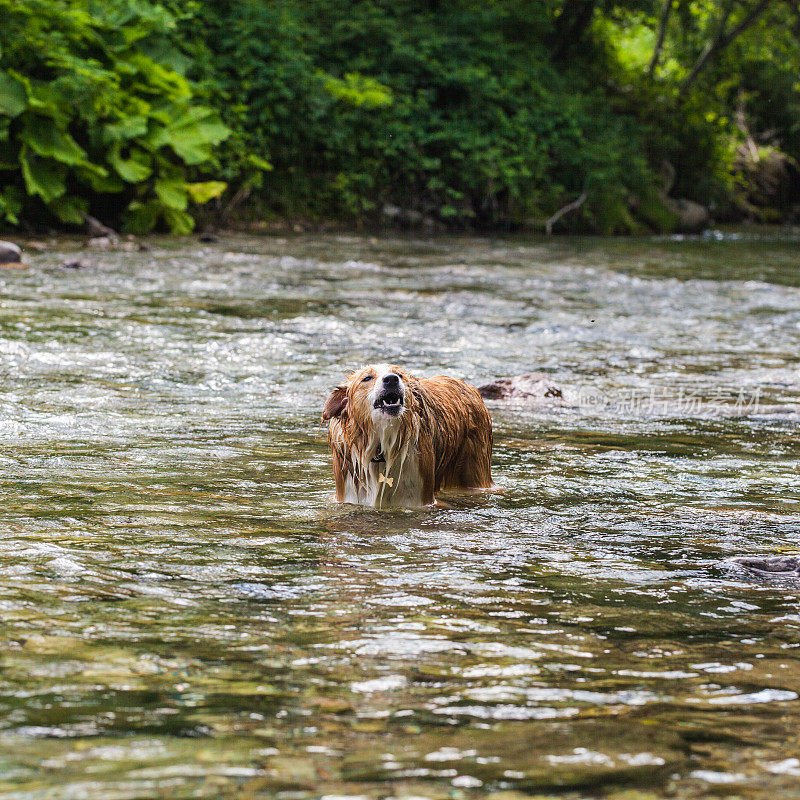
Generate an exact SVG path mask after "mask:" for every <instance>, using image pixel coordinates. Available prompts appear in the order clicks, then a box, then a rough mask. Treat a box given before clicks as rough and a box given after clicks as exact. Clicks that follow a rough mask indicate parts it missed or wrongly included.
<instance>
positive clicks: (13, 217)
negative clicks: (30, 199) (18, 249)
mask: <svg viewBox="0 0 800 800" xmlns="http://www.w3.org/2000/svg"><path fill="white" fill-rule="evenodd" d="M21 210H22V203H21V202H20V199H19V192H18V191H17V189H16V187H14V186H9V187H7V188H6V189H4V190H3V191H2V192H0V220H3V221H5V222H9V223H11V224H12V225H17V224H18V223H19V212H20V211H21Z"/></svg>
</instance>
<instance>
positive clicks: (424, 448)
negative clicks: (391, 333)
mask: <svg viewBox="0 0 800 800" xmlns="http://www.w3.org/2000/svg"><path fill="white" fill-rule="evenodd" d="M322 419H323V420H325V421H326V422H327V423H328V442H329V443H330V446H331V451H332V452H333V475H334V479H335V481H336V499H337V500H339V501H340V502H345V503H359V504H362V505H370V506H375V507H377V508H381V507H383V506H405V507H414V506H424V505H430V504H431V503H433V502H435V494H436V492H438V491H440V490H441V489H489V488H491V487H492V486H493V484H492V471H491V461H492V420H491V418H490V417H489V412H488V411H487V410H486V406H485V405H484V403H483V400H482V399H481V396H480V394H478V391H477V389H475V387H473V386H470V385H469V384H468V383H465V382H464V381H462V380H458V379H457V378H448V377H446V376H444V375H439V376H437V377H434V378H415V377H414V376H413V375H409V374H408V373H407V372H405V371H404V370H402V369H401V368H400V367H396V366H392V365H389V364H375V365H371V366H367V367H363V368H362V369H360V370H358V371H356V372H353V373H351V374H350V375H349V377H348V379H347V382H346V383H344V384H342V385H341V386H337V387H336V388H335V389H334V390H333V391H332V392H331V395H330V397H329V398H328V401H327V402H326V403H325V408H324V410H323V412H322Z"/></svg>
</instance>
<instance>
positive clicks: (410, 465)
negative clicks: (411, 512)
mask: <svg viewBox="0 0 800 800" xmlns="http://www.w3.org/2000/svg"><path fill="white" fill-rule="evenodd" d="M373 422H374V429H373V430H374V433H373V439H372V441H371V442H370V446H369V447H368V448H367V450H366V452H365V453H363V454H361V455H360V457H355V458H354V459H353V466H354V468H355V469H354V473H353V474H348V475H347V476H346V477H345V483H344V502H345V503H357V504H359V505H368V506H374V507H375V508H387V507H391V506H403V507H415V506H421V505H422V476H421V474H420V470H419V459H418V457H417V451H416V443H415V442H406V443H404V444H403V445H402V446H399V447H398V441H397V440H398V436H399V426H398V425H397V420H396V419H393V418H387V417H386V416H385V415H382V414H381V415H379V414H376V415H375V417H374V419H373ZM378 453H380V454H381V457H382V458H383V459H384V460H383V461H376V460H375V458H376V454H378Z"/></svg>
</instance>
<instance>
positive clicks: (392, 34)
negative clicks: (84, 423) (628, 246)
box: [0, 0, 800, 233]
mask: <svg viewBox="0 0 800 800" xmlns="http://www.w3.org/2000/svg"><path fill="white" fill-rule="evenodd" d="M665 10H668V11H669V13H668V14H667V15H666V16H663V12H664V11H665ZM0 14H2V17H1V18H2V19H3V26H2V27H0V171H2V173H3V179H4V180H3V183H2V186H3V188H2V190H0V220H5V221H6V222H8V223H10V224H17V223H18V222H19V221H20V219H22V218H31V217H36V216H39V215H41V213H42V212H43V211H46V212H47V213H49V214H50V215H52V216H53V217H55V218H57V219H59V220H61V221H63V222H64V223H67V224H80V223H81V221H82V220H83V218H84V215H85V214H87V213H92V214H94V215H95V216H100V217H101V218H103V219H105V220H106V221H109V222H114V221H123V222H124V225H125V228H126V229H127V230H129V231H133V232H143V231H147V230H151V229H152V228H153V227H156V226H162V227H168V228H169V229H170V230H172V231H174V232H176V233H187V232H189V231H191V229H192V226H193V216H192V215H193V210H196V207H198V206H200V205H202V204H204V203H208V202H209V201H210V200H214V199H220V198H223V197H225V198H226V200H225V202H222V201H221V200H220V201H219V202H218V203H217V204H216V206H215V207H216V208H219V209H221V213H222V216H223V218H224V217H225V216H226V215H228V214H229V212H230V211H231V209H233V208H235V207H236V206H237V204H239V203H240V202H241V201H242V200H243V199H245V198H250V202H251V203H253V204H254V207H255V208H256V209H257V210H258V211H260V212H261V213H267V214H278V215H286V216H292V215H305V216H311V217H335V218H339V219H347V220H351V221H355V222H358V223H361V222H363V221H369V220H379V219H381V218H382V217H381V212H382V209H385V208H387V209H392V208H394V209H397V208H399V209H402V213H401V216H404V217H405V218H417V219H420V218H421V219H425V218H428V219H429V220H434V221H437V222H439V223H443V224H446V225H448V226H451V227H462V228H463V227H466V226H471V227H498V226H500V227H503V226H505V227H517V226H520V225H530V224H534V225H541V224H542V222H543V220H544V219H545V218H547V217H549V216H550V215H551V214H553V212H555V211H556V210H557V209H559V208H561V207H563V206H565V205H566V204H567V203H570V202H572V201H575V200H576V198H578V197H583V196H584V195H585V201H584V202H582V203H580V204H579V205H577V206H576V207H575V209H574V210H573V211H572V212H571V213H570V214H567V215H564V216H563V217H561V218H560V220H559V222H558V223H557V224H558V229H559V230H593V231H598V232H602V233H626V232H637V231H643V230H670V229H672V228H673V226H674V225H675V224H676V216H675V214H673V213H671V212H670V211H669V210H668V208H667V207H666V205H668V204H667V203H665V194H666V191H667V190H670V193H671V195H672V197H680V198H687V199H691V200H695V201H698V202H700V203H704V204H709V205H712V206H713V207H714V208H715V209H716V213H717V214H718V215H725V214H731V215H733V214H743V213H744V214H748V215H750V216H756V217H758V218H762V219H766V218H771V217H770V215H771V214H772V212H771V211H770V208H772V207H774V208H779V209H780V213H781V214H789V213H791V209H792V207H793V204H797V203H798V201H800V174H799V173H798V167H797V164H798V163H800V125H799V124H798V122H797V120H798V119H800V88H799V85H798V81H797V74H798V72H799V71H800V46H799V45H798V42H799V41H800V29H798V27H797V25H796V20H795V19H794V18H793V12H792V9H791V8H790V6H789V5H788V4H775V3H767V4H764V3H763V1H762V0H730V2H726V3H724V4H723V3H718V2H716V1H715V0H675V2H674V3H669V4H666V0H624V2H617V3H600V2H599V0H492V2H486V0H481V1H480V2H478V0H452V2H448V3H439V2H421V1H420V0H346V2H344V3H342V2H340V0H270V2H260V1H258V0H208V2H203V3H201V2H195V0H103V1H102V2H101V0H0ZM662 22H664V23H665V25H664V27H663V29H662V27H661V24H662ZM660 34H663V36H661V35H660ZM754 153H755V154H756V155H755V156H753V155H752V154H754ZM748 154H749V155H748ZM226 186H230V187H231V188H230V190H229V191H228V190H227V189H226ZM776 186H777V188H775V187H776ZM670 207H673V208H674V204H673V205H672V206H670ZM773 216H774V214H773Z"/></svg>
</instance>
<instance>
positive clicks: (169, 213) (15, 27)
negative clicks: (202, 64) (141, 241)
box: [0, 0, 229, 233]
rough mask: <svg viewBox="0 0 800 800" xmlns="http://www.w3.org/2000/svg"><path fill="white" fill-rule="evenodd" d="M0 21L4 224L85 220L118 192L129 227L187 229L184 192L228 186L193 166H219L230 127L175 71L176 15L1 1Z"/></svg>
mask: <svg viewBox="0 0 800 800" xmlns="http://www.w3.org/2000/svg"><path fill="white" fill-rule="evenodd" d="M0 17H2V19H3V25H2V27H0V169H2V170H3V173H4V183H5V188H4V190H3V193H2V195H0V220H5V221H7V222H10V223H12V224H15V223H17V222H18V221H19V215H20V213H21V212H22V211H23V209H25V208H29V209H30V211H31V213H32V214H39V213H40V211H43V210H46V212H48V213H49V214H51V215H53V216H54V217H56V218H57V219H59V220H61V221H62V222H64V223H68V224H74V225H78V224H81V223H82V222H83V219H84V215H85V214H86V213H87V211H88V210H89V209H90V206H91V204H92V203H94V204H98V205H99V204H100V203H101V202H102V204H103V206H102V207H103V208H104V209H105V208H107V207H108V205H109V200H110V198H108V197H107V195H112V196H113V197H114V199H113V200H111V202H110V205H111V208H116V209H119V211H122V212H123V213H125V214H126V215H127V217H128V222H129V225H130V226H131V228H132V229H135V230H139V231H145V230H150V229H151V228H153V227H154V226H155V225H157V224H158V223H159V221H163V222H164V223H165V224H166V225H167V226H168V227H169V228H170V229H171V230H173V231H174V232H181V233H185V232H188V231H190V230H191V229H192V225H193V221H192V218H191V216H190V215H189V214H188V213H187V208H188V205H189V199H191V200H192V201H193V202H195V203H203V202H206V201H208V200H209V199H211V198H212V197H215V196H218V195H219V194H221V192H222V191H223V190H224V188H225V185H224V184H222V183H220V182H212V183H208V182H206V183H199V184H198V183H193V182H192V180H191V176H192V174H193V172H194V171H195V170H194V169H192V168H196V167H199V166H200V165H205V166H206V167H207V168H208V167H213V148H214V147H215V146H216V145H218V144H219V143H220V142H222V141H223V140H224V139H225V138H226V137H227V136H228V132H229V131H228V128H227V127H226V126H225V125H224V124H223V123H222V121H221V120H220V117H219V114H218V113H217V112H216V111H215V110H214V109H213V108H210V107H206V106H203V105H198V103H197V96H196V95H197V92H196V90H195V88H194V86H193V85H192V84H191V83H190V81H189V80H187V78H186V77H185V76H184V75H182V74H181V73H180V72H179V71H178V70H177V69H176V68H175V63H176V59H175V58H174V57H173V55H174V53H173V51H174V50H175V48H174V47H173V48H171V47H170V45H169V39H170V37H172V36H174V35H175V31H176V21H175V18H174V16H173V15H172V14H171V13H169V12H168V11H167V9H166V8H164V7H163V6H162V5H161V4H159V3H152V2H145V1H144V0H103V2H99V1H98V2H94V1H93V0H0ZM159 40H160V42H161V45H162V47H161V50H162V52H161V54H160V55H156V54H154V53H153V52H152V51H153V46H152V45H153V42H154V41H159ZM175 52H177V51H175ZM198 187H201V188H198ZM37 198H38V201H39V204H40V207H41V206H43V207H44V208H43V209H41V208H40V211H37V206H36V199H37ZM126 207H127V211H125V209H126ZM142 208H146V209H147V213H146V214H143V213H142V211H141V209H142ZM101 216H105V214H101Z"/></svg>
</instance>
